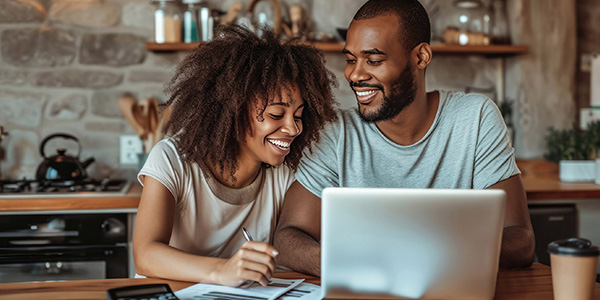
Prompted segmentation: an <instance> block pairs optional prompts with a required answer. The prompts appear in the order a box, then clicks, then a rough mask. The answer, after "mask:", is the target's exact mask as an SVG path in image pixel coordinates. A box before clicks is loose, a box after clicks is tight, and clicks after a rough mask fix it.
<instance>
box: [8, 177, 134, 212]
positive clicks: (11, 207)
mask: <svg viewBox="0 0 600 300" xmlns="http://www.w3.org/2000/svg"><path fill="white" fill-rule="evenodd" d="M141 193H142V186H141V185H140V184H139V183H137V182H134V183H132V184H131V187H130V188H129V191H127V193H126V194H124V195H118V196H103V195H102V194H100V193H91V194H89V196H83V197H77V198H73V197H65V198H43V197H39V198H15V199H10V198H7V199H0V212H7V211H50V210H52V211H54V210H100V209H109V210H131V211H134V212H135V210H137V207H138V204H139V202H140V195H141Z"/></svg>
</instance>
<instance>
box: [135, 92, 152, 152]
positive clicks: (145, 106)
mask: <svg viewBox="0 0 600 300" xmlns="http://www.w3.org/2000/svg"><path fill="white" fill-rule="evenodd" d="M151 106H152V104H150V99H141V100H140V101H139V104H138V107H139V108H140V109H141V113H140V115H141V117H140V119H141V122H139V123H141V124H140V125H142V127H143V128H144V132H145V133H146V134H145V135H144V137H142V141H143V143H144V153H148V152H150V149H152V146H153V145H154V144H153V142H154V132H153V130H152V127H151V121H150V120H151V119H152V116H151V114H152V113H151V112H150V111H151V110H152V108H151Z"/></svg>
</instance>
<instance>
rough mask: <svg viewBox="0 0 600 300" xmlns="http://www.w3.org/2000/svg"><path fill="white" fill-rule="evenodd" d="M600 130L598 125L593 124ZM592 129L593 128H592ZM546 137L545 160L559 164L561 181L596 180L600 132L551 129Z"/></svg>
mask: <svg viewBox="0 0 600 300" xmlns="http://www.w3.org/2000/svg"><path fill="white" fill-rule="evenodd" d="M591 125H592V126H594V128H599V129H600V123H599V124H598V125H595V124H591ZM590 129H591V128H590ZM548 130H549V134H548V136H547V137H546V145H547V149H548V152H547V153H546V154H545V155H544V158H546V159H547V160H550V161H554V162H557V163H558V173H559V176H558V177H559V179H560V181H565V182H586V181H594V180H595V179H596V162H595V161H594V159H595V158H596V153H597V152H598V151H599V150H596V149H595V148H597V149H600V147H595V146H594V143H596V142H599V143H600V140H599V141H596V140H595V136H596V135H598V136H600V134H599V133H600V131H598V130H595V129H594V130H586V131H577V130H575V129H565V130H557V129H554V128H553V127H551V128H549V129H548Z"/></svg>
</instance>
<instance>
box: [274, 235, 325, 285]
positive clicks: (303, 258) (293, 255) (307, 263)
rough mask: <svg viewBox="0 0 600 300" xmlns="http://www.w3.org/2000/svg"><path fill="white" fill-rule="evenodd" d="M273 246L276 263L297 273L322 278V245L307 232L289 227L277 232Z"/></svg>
mask: <svg viewBox="0 0 600 300" xmlns="http://www.w3.org/2000/svg"><path fill="white" fill-rule="evenodd" d="M273 245H274V246H275V248H277V250H279V255H277V257H276V262H277V264H279V265H283V266H286V267H288V268H290V269H292V270H294V271H296V272H300V273H304V274H310V275H314V276H319V277H320V276H321V244H320V243H319V242H318V241H316V240H315V239H313V238H312V237H310V236H309V235H308V234H306V233H305V232H303V231H301V230H299V229H297V228H293V227H287V228H283V229H280V230H278V231H277V233H276V234H275V239H274V241H273Z"/></svg>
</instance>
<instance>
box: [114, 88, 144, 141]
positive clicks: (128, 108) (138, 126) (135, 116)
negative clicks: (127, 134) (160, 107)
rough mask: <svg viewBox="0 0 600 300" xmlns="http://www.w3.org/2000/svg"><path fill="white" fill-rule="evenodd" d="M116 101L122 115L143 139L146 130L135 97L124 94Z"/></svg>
mask: <svg viewBox="0 0 600 300" xmlns="http://www.w3.org/2000/svg"><path fill="white" fill-rule="evenodd" d="M117 103H118V105H119V108H120V109H121V112H122V113H123V116H124V117H125V119H126V120H127V121H128V122H129V124H130V125H131V127H132V128H133V131H135V133H136V134H137V135H138V136H139V137H140V138H141V139H142V140H143V139H145V138H146V135H147V133H148V132H147V130H146V127H145V126H144V117H143V115H142V113H141V110H140V109H139V108H137V107H136V105H137V104H136V101H135V99H134V98H133V97H132V96H131V95H129V94H125V95H123V97H121V98H119V101H118V102H117Z"/></svg>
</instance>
